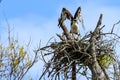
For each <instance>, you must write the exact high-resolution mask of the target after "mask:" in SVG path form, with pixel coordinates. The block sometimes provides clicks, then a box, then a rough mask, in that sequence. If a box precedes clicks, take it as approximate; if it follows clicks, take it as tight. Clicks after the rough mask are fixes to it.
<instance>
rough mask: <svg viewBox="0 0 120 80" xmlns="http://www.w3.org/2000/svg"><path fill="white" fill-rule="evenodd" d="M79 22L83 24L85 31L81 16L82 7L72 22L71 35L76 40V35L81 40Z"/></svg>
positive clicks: (78, 9)
mask: <svg viewBox="0 0 120 80" xmlns="http://www.w3.org/2000/svg"><path fill="white" fill-rule="evenodd" d="M78 20H79V21H80V22H81V23H82V27H83V29H85V28H84V24H83V19H82V15H81V7H78V8H77V10H76V12H75V14H74V17H73V19H72V21H71V30H70V33H72V36H73V37H74V38H75V36H74V34H75V35H78V37H77V38H80V32H79V25H78Z"/></svg>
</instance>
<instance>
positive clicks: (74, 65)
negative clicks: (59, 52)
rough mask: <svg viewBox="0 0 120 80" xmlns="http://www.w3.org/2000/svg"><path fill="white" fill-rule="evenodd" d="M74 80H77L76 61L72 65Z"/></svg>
mask: <svg viewBox="0 0 120 80" xmlns="http://www.w3.org/2000/svg"><path fill="white" fill-rule="evenodd" d="M72 80H76V64H75V61H74V62H73V64H72Z"/></svg>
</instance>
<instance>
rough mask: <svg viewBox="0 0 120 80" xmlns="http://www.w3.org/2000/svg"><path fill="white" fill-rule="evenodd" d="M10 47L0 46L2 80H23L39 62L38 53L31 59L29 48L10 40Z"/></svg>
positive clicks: (0, 73) (0, 77) (0, 75)
mask: <svg viewBox="0 0 120 80" xmlns="http://www.w3.org/2000/svg"><path fill="white" fill-rule="evenodd" d="M9 41H10V43H9V44H8V45H5V46H4V45H2V44H1V45H0V79H1V80H5V79H6V80H22V79H23V77H24V76H25V74H26V73H27V72H28V71H29V69H30V68H31V67H32V66H33V65H34V64H35V62H36V61H37V59H38V58H37V56H38V55H37V53H35V56H34V58H31V56H30V54H31V53H30V52H29V50H28V49H29V46H24V45H19V42H18V40H12V41H11V40H9Z"/></svg>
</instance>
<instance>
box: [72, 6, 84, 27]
mask: <svg viewBox="0 0 120 80" xmlns="http://www.w3.org/2000/svg"><path fill="white" fill-rule="evenodd" d="M74 19H76V20H79V21H80V22H81V24H82V27H83V29H85V27H84V23H83V19H82V13H81V7H78V9H77V11H76V12H75V15H74Z"/></svg>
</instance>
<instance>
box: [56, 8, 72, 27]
mask: <svg viewBox="0 0 120 80" xmlns="http://www.w3.org/2000/svg"><path fill="white" fill-rule="evenodd" d="M66 19H69V20H70V21H72V20H73V16H72V14H71V13H70V12H69V11H68V10H67V9H66V8H63V9H62V12H61V16H60V18H59V19H58V21H59V24H58V26H59V25H61V24H62V23H63V22H64V21H65V20H66Z"/></svg>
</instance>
